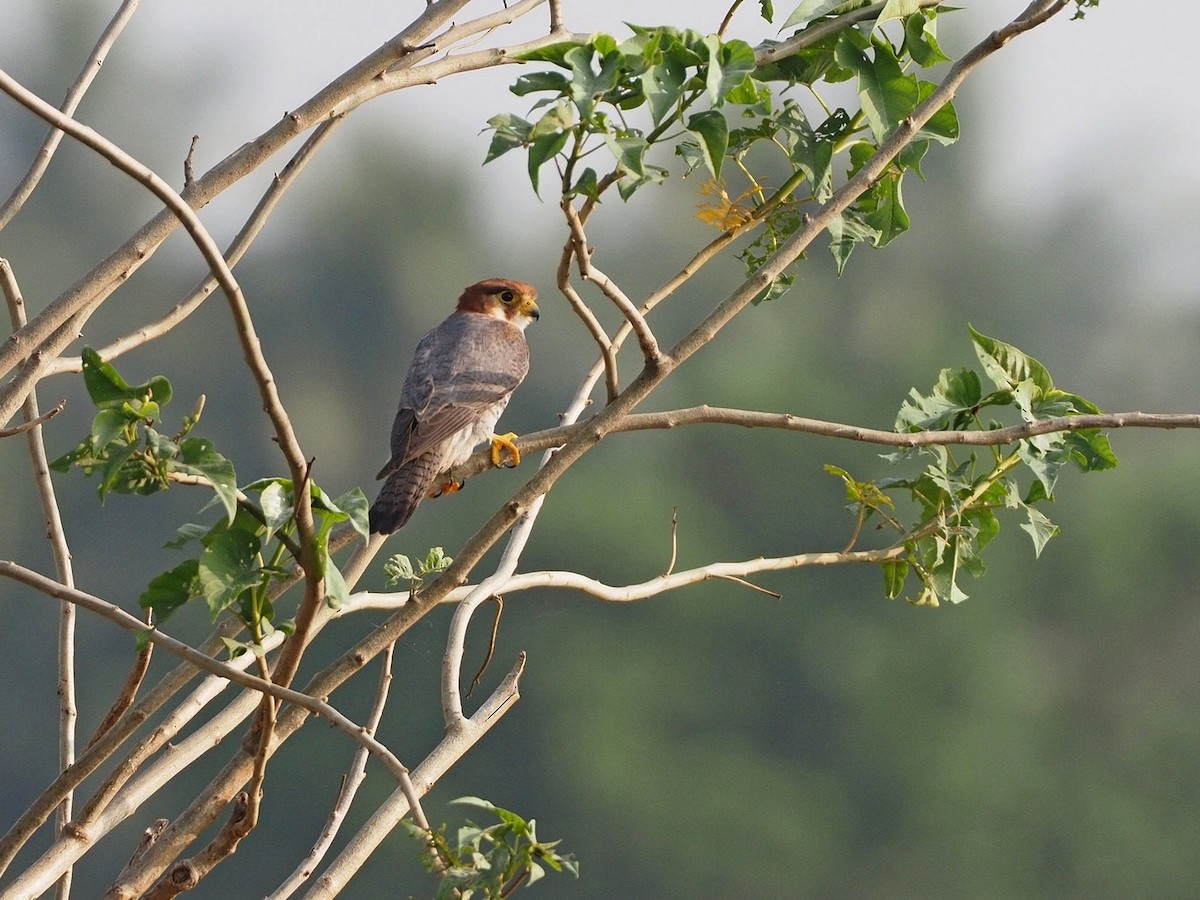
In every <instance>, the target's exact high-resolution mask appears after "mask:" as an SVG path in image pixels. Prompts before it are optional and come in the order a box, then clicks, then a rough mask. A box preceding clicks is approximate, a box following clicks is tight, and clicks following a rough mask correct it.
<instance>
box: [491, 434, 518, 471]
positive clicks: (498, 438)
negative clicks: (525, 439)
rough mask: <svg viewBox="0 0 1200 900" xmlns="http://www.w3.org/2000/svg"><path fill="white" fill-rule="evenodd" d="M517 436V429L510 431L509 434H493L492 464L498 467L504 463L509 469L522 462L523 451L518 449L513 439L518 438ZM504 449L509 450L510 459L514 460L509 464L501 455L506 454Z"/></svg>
mask: <svg viewBox="0 0 1200 900" xmlns="http://www.w3.org/2000/svg"><path fill="white" fill-rule="evenodd" d="M516 436H517V434H516V432H515V431H510V432H508V434H494V435H492V465H493V466H495V467H496V468H497V469H498V468H500V466H502V465H503V466H505V468H507V469H515V468H516V467H517V466H519V465H520V464H521V451H520V450H518V449H517V445H516V444H514V443H513V440H514V439H515V438H516ZM504 451H508V456H509V459H511V460H512V462H511V463H509V464H507V465H505V464H504V463H502V462H501V457H502V456H503V455H504Z"/></svg>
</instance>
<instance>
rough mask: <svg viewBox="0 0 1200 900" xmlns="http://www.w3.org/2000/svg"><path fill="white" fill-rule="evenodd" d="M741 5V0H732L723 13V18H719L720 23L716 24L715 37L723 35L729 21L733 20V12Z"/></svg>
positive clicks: (727, 28) (722, 36)
mask: <svg viewBox="0 0 1200 900" xmlns="http://www.w3.org/2000/svg"><path fill="white" fill-rule="evenodd" d="M741 5H742V0H733V4H732V5H731V6H730V7H729V9H728V10H727V11H726V13H725V18H723V19H721V24H720V25H719V26H717V37H719V38H724V37H725V32H726V31H728V30H729V23H730V22H732V21H733V14H734V13H735V12H737V10H738V7H739V6H741Z"/></svg>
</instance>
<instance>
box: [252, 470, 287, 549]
mask: <svg viewBox="0 0 1200 900" xmlns="http://www.w3.org/2000/svg"><path fill="white" fill-rule="evenodd" d="M258 502H259V508H260V509H261V510H262V514H263V519H264V525H265V527H266V530H267V533H266V534H265V535H264V536H263V538H262V539H263V541H268V540H270V539H271V537H272V536H273V535H274V534H275V532H277V531H279V530H280V529H282V528H284V527H285V526H286V525H287V524H288V522H290V521H291V519H292V514H293V513H294V512H295V506H294V505H293V503H292V494H291V491H289V490H287V489H286V488H285V487H284V486H283V485H282V484H280V483H279V482H277V481H273V482H271V483H270V484H269V485H267V486H266V487H265V488H263V491H262V494H261V496H260V497H259V501H258Z"/></svg>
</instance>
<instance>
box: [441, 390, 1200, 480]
mask: <svg viewBox="0 0 1200 900" xmlns="http://www.w3.org/2000/svg"><path fill="white" fill-rule="evenodd" d="M591 423H592V420H588V421H585V422H580V423H578V424H575V425H561V426H559V427H557V428H548V429H546V430H545V431H534V432H530V433H529V434H523V435H521V437H519V438H518V439H517V440H516V441H515V443H516V445H517V447H518V449H519V450H520V451H521V452H522V453H536V452H538V451H539V450H547V449H552V448H555V447H561V446H562V445H563V444H565V443H566V442H567V441H568V440H570V439H571V438H573V437H575V436H576V435H578V434H580V433H582V432H584V431H586V430H587V429H588V428H589V427H590V426H591ZM686 425H734V426H737V427H739V428H778V429H783V430H785V431H798V432H801V433H804V434H815V435H821V436H823V437H833V438H839V439H841V440H847V441H861V442H863V443H867V444H880V445H882V446H886V447H901V448H907V447H929V446H934V445H939V444H956V445H968V446H974V447H997V446H1003V445H1005V444H1015V443H1016V442H1017V441H1021V440H1025V439H1026V438H1031V437H1036V436H1037V435H1040V434H1054V433H1055V432H1060V431H1084V430H1087V429H1090V428H1166V429H1174V428H1200V414H1195V413H1143V412H1121V413H1097V414H1089V415H1081V416H1056V417H1054V418H1049V419H1038V420H1037V421H1034V422H1022V423H1020V424H1019V425H1009V426H1007V427H1005V428H993V429H988V430H984V431H914V432H907V433H905V432H898V431H884V430H882V429H878V428H864V427H862V426H859V425H846V424H844V423H841V422H827V421H824V420H821V419H809V418H805V417H804V416H794V415H792V414H791V413H771V412H757V411H755V410H748V409H730V408H727V407H719V406H692V407H688V408H686V409H671V410H665V411H663V412H650V413H630V414H629V415H627V416H624V417H623V418H621V419H620V420H619V421H617V422H615V423H613V424H612V425H611V427H609V429H608V433H610V434H621V433H624V432H629V431H644V430H647V429H659V428H681V427H683V426H686ZM491 468H493V466H492V465H491V457H490V456H489V455H488V453H487V451H486V448H485V449H484V450H481V451H479V452H478V453H475V454H473V455H472V456H471V458H470V459H468V460H467V461H466V462H464V463H463V464H462V465H460V466H456V467H455V468H454V469H452V470H451V472H450V475H449V477H452V478H454V479H456V480H466V479H468V478H471V477H472V476H474V475H478V474H480V473H481V472H486V471H488V470H489V469H491Z"/></svg>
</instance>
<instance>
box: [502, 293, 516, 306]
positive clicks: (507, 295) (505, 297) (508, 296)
mask: <svg viewBox="0 0 1200 900" xmlns="http://www.w3.org/2000/svg"><path fill="white" fill-rule="evenodd" d="M500 299H501V300H503V301H504V302H505V303H512V302H513V300H514V299H515V296H514V294H513V292H512V291H502V292H501V293H500Z"/></svg>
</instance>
